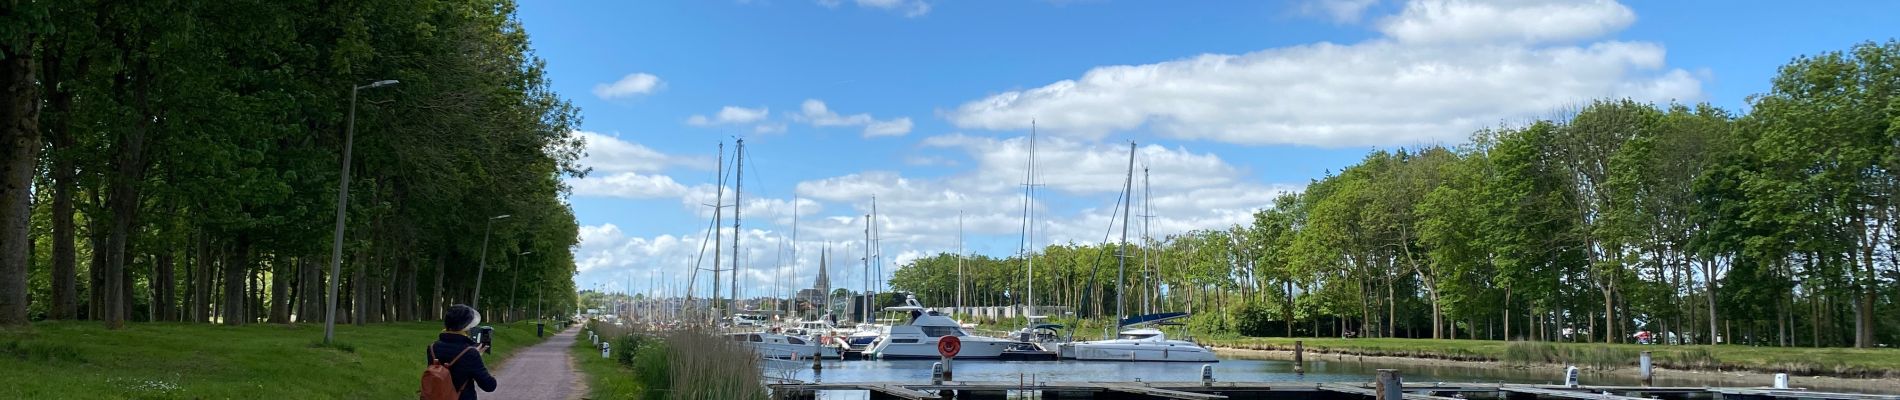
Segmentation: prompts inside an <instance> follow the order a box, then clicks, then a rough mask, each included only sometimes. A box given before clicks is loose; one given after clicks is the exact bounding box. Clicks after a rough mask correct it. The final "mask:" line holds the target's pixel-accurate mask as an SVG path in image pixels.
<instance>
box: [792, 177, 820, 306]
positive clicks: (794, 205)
mask: <svg viewBox="0 0 1900 400" xmlns="http://www.w3.org/2000/svg"><path fill="white" fill-rule="evenodd" d="M792 269H798V196H796V195H794V196H792ZM788 286H789V285H788ZM814 289H815V288H814ZM794 297H798V291H795V290H794V291H791V296H789V297H787V298H786V299H785V300H786V302H787V303H791V304H787V305H786V306H785V312H786V313H787V314H790V313H791V312H792V307H794V306H797V305H798V299H796V298H794Z"/></svg>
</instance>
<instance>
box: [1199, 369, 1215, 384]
mask: <svg viewBox="0 0 1900 400" xmlns="http://www.w3.org/2000/svg"><path fill="white" fill-rule="evenodd" d="M1201 386H1214V364H1201Z"/></svg>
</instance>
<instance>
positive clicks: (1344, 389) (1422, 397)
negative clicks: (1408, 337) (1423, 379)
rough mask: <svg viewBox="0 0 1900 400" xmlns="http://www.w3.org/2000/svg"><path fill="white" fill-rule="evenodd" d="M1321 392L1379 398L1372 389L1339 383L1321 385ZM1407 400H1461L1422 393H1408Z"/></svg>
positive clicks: (1417, 388)
mask: <svg viewBox="0 0 1900 400" xmlns="http://www.w3.org/2000/svg"><path fill="white" fill-rule="evenodd" d="M1420 389H1424V388H1420V387H1409V388H1405V390H1420ZM1319 390H1324V391H1328V392H1339V393H1347V394H1356V395H1361V396H1366V397H1375V398H1376V397H1379V393H1378V392H1375V391H1373V389H1372V388H1369V387H1364V386H1352V385H1345V384H1338V383H1323V384H1320V385H1319ZM1405 400H1459V399H1457V398H1453V397H1444V396H1433V395H1429V394H1422V393H1406V394H1405Z"/></svg>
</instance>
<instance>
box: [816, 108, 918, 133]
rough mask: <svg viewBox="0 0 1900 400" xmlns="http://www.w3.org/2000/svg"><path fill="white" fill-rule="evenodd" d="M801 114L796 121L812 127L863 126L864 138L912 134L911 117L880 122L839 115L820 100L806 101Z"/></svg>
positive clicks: (860, 117)
mask: <svg viewBox="0 0 1900 400" xmlns="http://www.w3.org/2000/svg"><path fill="white" fill-rule="evenodd" d="M799 112H800V113H799V114H798V115H797V116H794V118H795V119H797V120H799V121H803V122H806V123H810V124H811V125H812V126H820V127H825V126H862V127H864V137H867V138H870V137H880V136H903V135H905V134H908V133H910V128H911V126H912V124H911V122H910V117H901V118H895V119H887V120H879V119H876V118H872V117H871V114H852V115H838V113H837V112H835V111H831V107H829V106H826V105H825V102H824V101H822V100H818V99H806V100H805V102H804V103H803V104H800V105H799Z"/></svg>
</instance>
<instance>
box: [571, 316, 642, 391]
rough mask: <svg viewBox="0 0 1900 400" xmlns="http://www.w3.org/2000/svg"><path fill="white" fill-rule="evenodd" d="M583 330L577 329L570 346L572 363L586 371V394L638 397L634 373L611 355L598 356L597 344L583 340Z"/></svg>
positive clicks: (585, 333)
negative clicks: (579, 331) (578, 333)
mask: <svg viewBox="0 0 1900 400" xmlns="http://www.w3.org/2000/svg"><path fill="white" fill-rule="evenodd" d="M587 332H588V331H585V330H583V331H581V333H580V337H579V340H575V341H574V348H573V349H572V351H573V354H574V363H575V364H578V365H580V371H581V373H582V374H586V375H587V394H588V395H587V398H590V399H635V398H640V397H639V396H640V393H641V390H640V382H639V379H638V378H636V377H635V376H634V373H633V369H632V368H628V367H627V366H625V365H621V364H620V362H618V361H615V360H614V359H612V358H601V357H600V347H598V346H596V345H594V344H593V342H590V341H588V340H587Z"/></svg>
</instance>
